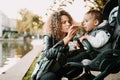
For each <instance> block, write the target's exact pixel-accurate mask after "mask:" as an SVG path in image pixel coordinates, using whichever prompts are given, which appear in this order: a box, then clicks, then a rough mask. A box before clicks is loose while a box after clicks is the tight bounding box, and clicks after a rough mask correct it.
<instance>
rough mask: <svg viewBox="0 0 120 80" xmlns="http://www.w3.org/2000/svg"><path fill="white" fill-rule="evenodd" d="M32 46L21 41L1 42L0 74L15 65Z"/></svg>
mask: <svg viewBox="0 0 120 80" xmlns="http://www.w3.org/2000/svg"><path fill="white" fill-rule="evenodd" d="M31 49H32V46H31V44H30V42H29V43H25V42H23V41H22V40H21V41H0V74H1V73H2V72H4V71H6V70H7V69H9V68H10V67H12V66H13V65H15V64H16V63H17V62H18V61H19V60H20V59H21V58H22V57H23V56H24V55H26V54H27V53H28V52H29V51H30V50H31Z"/></svg>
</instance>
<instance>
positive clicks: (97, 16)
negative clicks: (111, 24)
mask: <svg viewBox="0 0 120 80" xmlns="http://www.w3.org/2000/svg"><path fill="white" fill-rule="evenodd" d="M86 14H91V15H92V16H94V18H95V19H97V20H99V23H101V22H103V20H104V16H103V14H102V13H101V12H100V11H99V10H96V9H91V10H90V11H88V12H87V13H86Z"/></svg>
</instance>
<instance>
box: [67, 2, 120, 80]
mask: <svg viewBox="0 0 120 80" xmlns="http://www.w3.org/2000/svg"><path fill="white" fill-rule="evenodd" d="M110 1H111V2H112V1H114V0H110ZM108 4H109V5H110V3H108ZM106 7H108V5H106V6H105V8H106ZM114 7H115V6H114ZM105 10H106V9H104V11H103V14H104V13H105ZM109 13H110V14H109V16H108V17H107V18H108V21H109V24H110V26H111V30H112V32H113V35H112V38H111V43H112V48H111V49H105V50H104V51H103V52H102V53H100V54H99V55H98V56H97V57H96V58H95V59H93V60H92V61H91V63H90V64H89V65H84V64H83V63H82V62H68V63H67V65H70V66H76V67H80V66H82V67H83V68H84V70H85V73H84V74H83V75H82V76H80V77H79V78H77V79H76V80H104V78H105V77H106V76H108V75H109V74H111V73H112V74H114V73H118V72H119V71H120V0H118V5H117V7H115V8H112V10H111V11H110V12H109ZM82 44H83V45H84V46H85V47H87V49H88V51H89V52H91V51H94V50H93V49H92V47H91V45H90V43H89V42H88V41H87V40H84V41H83V43H82ZM103 56H105V57H103ZM98 60H101V61H100V64H99V65H97V68H96V67H95V66H94V67H93V65H96V63H97V61H98ZM90 71H100V72H101V73H100V74H98V75H97V76H94V75H92V74H91V72H90ZM83 76H84V77H85V76H86V77H88V76H89V79H88V78H86V79H85V78H83Z"/></svg>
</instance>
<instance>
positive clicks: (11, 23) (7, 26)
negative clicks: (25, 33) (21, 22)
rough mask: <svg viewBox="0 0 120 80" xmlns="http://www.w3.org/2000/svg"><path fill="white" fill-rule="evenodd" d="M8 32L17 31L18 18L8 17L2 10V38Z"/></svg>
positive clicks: (0, 21)
mask: <svg viewBox="0 0 120 80" xmlns="http://www.w3.org/2000/svg"><path fill="white" fill-rule="evenodd" d="M6 32H9V33H11V32H16V20H15V19H10V18H8V17H7V16H6V15H5V14H4V13H3V12H2V11H0V38H2V37H3V36H4V34H5V33H6ZM9 33H8V34H9Z"/></svg>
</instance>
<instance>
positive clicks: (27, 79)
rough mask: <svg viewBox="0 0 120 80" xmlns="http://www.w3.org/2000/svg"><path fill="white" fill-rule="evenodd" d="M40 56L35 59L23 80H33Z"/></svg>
mask: <svg viewBox="0 0 120 80" xmlns="http://www.w3.org/2000/svg"><path fill="white" fill-rule="evenodd" d="M39 55H40V54H38V55H37V57H36V58H35V60H34V61H33V63H32V64H31V66H30V68H29V69H28V71H27V73H26V74H25V76H24V77H23V79H22V80H32V78H31V75H32V72H33V70H34V68H35V65H36V62H37V59H38V57H39Z"/></svg>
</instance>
